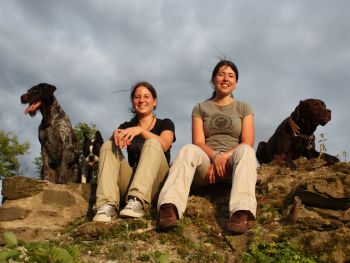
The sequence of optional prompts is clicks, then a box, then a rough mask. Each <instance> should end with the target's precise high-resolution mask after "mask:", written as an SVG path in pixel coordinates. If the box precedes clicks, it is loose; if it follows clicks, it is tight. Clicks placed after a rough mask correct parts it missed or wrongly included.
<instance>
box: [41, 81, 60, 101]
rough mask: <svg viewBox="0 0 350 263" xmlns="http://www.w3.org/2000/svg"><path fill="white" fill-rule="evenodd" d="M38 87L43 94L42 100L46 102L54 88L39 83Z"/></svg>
mask: <svg viewBox="0 0 350 263" xmlns="http://www.w3.org/2000/svg"><path fill="white" fill-rule="evenodd" d="M38 86H39V87H41V88H42V89H43V93H42V98H43V99H45V100H47V99H50V98H52V96H53V93H54V92H55V90H56V87H55V86H54V85H51V84H47V83H40V84H39V85H38Z"/></svg>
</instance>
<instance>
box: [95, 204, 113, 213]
mask: <svg viewBox="0 0 350 263" xmlns="http://www.w3.org/2000/svg"><path fill="white" fill-rule="evenodd" d="M111 209H112V208H111V206H110V205H104V206H102V207H101V208H100V209H98V211H97V214H108V213H110V210H111Z"/></svg>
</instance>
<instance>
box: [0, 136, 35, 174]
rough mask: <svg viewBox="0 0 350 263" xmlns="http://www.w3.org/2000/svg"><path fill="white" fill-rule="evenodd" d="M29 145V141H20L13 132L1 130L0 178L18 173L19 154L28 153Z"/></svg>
mask: <svg viewBox="0 0 350 263" xmlns="http://www.w3.org/2000/svg"><path fill="white" fill-rule="evenodd" d="M29 147H30V144H29V142H25V143H19V142H18V137H17V135H16V134H14V133H13V132H5V131H3V130H0V179H2V178H4V177H9V176H13V175H16V174H18V171H19V166H20V164H19V161H18V158H17V156H18V155H24V154H26V153H27V152H28V149H29Z"/></svg>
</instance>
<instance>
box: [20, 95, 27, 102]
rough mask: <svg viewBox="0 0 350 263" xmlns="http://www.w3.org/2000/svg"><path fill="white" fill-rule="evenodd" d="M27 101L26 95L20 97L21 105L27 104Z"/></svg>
mask: <svg viewBox="0 0 350 263" xmlns="http://www.w3.org/2000/svg"><path fill="white" fill-rule="evenodd" d="M27 101H28V96H27V94H23V95H22V96H21V103H27Z"/></svg>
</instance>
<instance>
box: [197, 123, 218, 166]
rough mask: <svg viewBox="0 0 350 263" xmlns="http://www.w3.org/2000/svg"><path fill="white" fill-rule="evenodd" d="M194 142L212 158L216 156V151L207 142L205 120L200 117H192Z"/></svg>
mask: <svg viewBox="0 0 350 263" xmlns="http://www.w3.org/2000/svg"><path fill="white" fill-rule="evenodd" d="M192 142H193V144H195V145H197V146H198V147H199V148H201V149H202V150H203V151H204V152H205V153H206V154H207V155H208V157H209V158H210V159H212V158H213V157H214V155H215V153H216V151H215V150H213V149H212V148H211V147H209V146H208V145H206V144H205V135H204V127H203V120H202V119H201V118H199V117H192Z"/></svg>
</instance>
